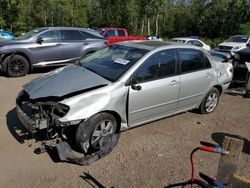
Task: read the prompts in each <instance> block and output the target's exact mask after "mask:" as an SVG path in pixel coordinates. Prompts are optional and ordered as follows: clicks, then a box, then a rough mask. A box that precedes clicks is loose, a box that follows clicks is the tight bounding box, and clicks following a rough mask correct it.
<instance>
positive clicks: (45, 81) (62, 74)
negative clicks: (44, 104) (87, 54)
mask: <svg viewBox="0 0 250 188" xmlns="http://www.w3.org/2000/svg"><path fill="white" fill-rule="evenodd" d="M109 83H110V81H108V80H106V79H104V78H103V77H101V76H99V75H97V74H95V73H94V72H91V71H89V70H87V69H85V68H84V67H82V66H78V65H70V66H67V67H63V68H59V69H56V70H54V71H51V72H49V73H46V74H44V75H43V76H41V77H39V78H36V79H34V80H32V81H31V82H29V83H28V84H26V85H24V86H23V87H24V90H25V91H26V92H27V93H28V94H29V96H30V99H37V98H44V97H62V96H64V95H67V94H71V93H74V92H78V91H82V90H87V89H91V88H96V87H100V86H105V85H108V84H109Z"/></svg>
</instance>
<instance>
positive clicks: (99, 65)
mask: <svg viewBox="0 0 250 188" xmlns="http://www.w3.org/2000/svg"><path fill="white" fill-rule="evenodd" d="M147 52H148V50H146V49H141V48H135V47H128V46H123V45H118V44H117V45H113V46H110V47H107V48H104V49H102V50H99V51H97V52H95V53H93V54H92V55H90V56H89V57H87V58H84V59H83V60H81V61H80V64H81V65H82V66H83V67H85V68H86V69H88V70H90V71H92V72H95V73H96V74H98V75H100V76H102V77H103V78H105V79H107V80H109V81H111V82H114V81H117V80H118V79H119V78H120V77H121V76H122V75H123V74H124V73H125V72H126V71H127V70H129V69H130V68H131V67H132V66H133V65H134V64H135V63H136V62H137V61H138V60H139V59H140V58H142V57H143V56H144V55H145V54H146V53H147Z"/></svg>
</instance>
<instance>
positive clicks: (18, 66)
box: [3, 55, 30, 77]
mask: <svg viewBox="0 0 250 188" xmlns="http://www.w3.org/2000/svg"><path fill="white" fill-rule="evenodd" d="M3 64H5V65H6V68H5V73H6V74H7V75H8V76H10V77H19V76H25V75H26V74H27V73H28V72H29V67H30V66H29V62H28V61H27V59H26V58H25V57H23V56H21V55H14V56H9V57H7V58H6V59H5V60H4V62H3Z"/></svg>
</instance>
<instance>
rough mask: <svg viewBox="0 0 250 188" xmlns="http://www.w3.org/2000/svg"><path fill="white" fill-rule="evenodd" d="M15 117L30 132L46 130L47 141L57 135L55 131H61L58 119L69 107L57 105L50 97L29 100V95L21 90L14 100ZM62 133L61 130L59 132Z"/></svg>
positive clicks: (61, 126)
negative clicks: (16, 116)
mask: <svg viewBox="0 0 250 188" xmlns="http://www.w3.org/2000/svg"><path fill="white" fill-rule="evenodd" d="M16 109H17V115H18V118H19V119H20V121H21V122H22V123H23V125H24V126H25V127H26V128H27V129H28V130H29V131H30V132H36V131H37V130H42V129H47V132H48V133H49V134H48V135H49V136H48V139H52V138H54V137H55V136H56V135H57V134H58V133H57V131H55V130H56V129H63V126H64V125H63V124H62V123H60V121H59V118H61V117H63V116H65V115H66V114H67V112H68V111H69V107H68V106H66V105H64V104H60V103H58V101H57V100H56V99H55V98H53V97H51V100H49V98H46V99H37V100H34V99H30V97H29V94H28V93H27V92H25V91H24V90H22V91H21V92H20V93H19V95H18V97H17V99H16ZM60 131H62V130H60Z"/></svg>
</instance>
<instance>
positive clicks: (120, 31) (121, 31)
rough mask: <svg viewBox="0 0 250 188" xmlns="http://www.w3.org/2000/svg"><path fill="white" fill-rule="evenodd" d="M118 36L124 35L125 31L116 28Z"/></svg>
mask: <svg viewBox="0 0 250 188" xmlns="http://www.w3.org/2000/svg"><path fill="white" fill-rule="evenodd" d="M117 32H118V36H119V37H125V31H124V30H117Z"/></svg>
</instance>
